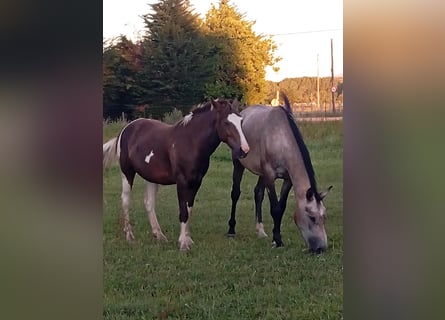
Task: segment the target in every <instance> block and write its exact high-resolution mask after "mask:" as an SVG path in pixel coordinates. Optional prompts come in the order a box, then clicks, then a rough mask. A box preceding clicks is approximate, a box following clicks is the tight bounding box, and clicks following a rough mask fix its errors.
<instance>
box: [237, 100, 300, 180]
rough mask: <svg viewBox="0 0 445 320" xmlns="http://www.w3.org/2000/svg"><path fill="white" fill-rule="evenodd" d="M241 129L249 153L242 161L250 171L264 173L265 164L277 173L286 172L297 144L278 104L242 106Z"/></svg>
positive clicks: (284, 114)
mask: <svg viewBox="0 0 445 320" xmlns="http://www.w3.org/2000/svg"><path fill="white" fill-rule="evenodd" d="M241 114H242V116H243V131H244V134H245V136H246V139H247V141H249V146H250V152H249V154H248V155H247V157H246V158H244V159H242V160H241V163H242V164H243V165H244V166H245V167H246V168H247V169H248V170H250V171H252V172H254V173H256V174H258V175H263V171H264V170H265V168H266V167H268V168H270V169H273V170H274V171H276V172H277V174H278V175H282V174H283V172H284V171H287V169H285V168H287V167H288V165H287V164H288V162H290V161H293V160H292V159H291V158H293V156H294V155H295V151H292V150H296V148H297V145H296V141H295V138H294V136H293V133H292V130H291V128H290V126H289V123H288V120H287V116H286V113H285V111H284V110H283V109H282V108H281V107H267V106H261V105H255V106H251V107H248V108H246V109H244V110H243V111H242V112H241Z"/></svg>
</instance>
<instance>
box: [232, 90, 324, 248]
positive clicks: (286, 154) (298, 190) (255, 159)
mask: <svg viewBox="0 0 445 320" xmlns="http://www.w3.org/2000/svg"><path fill="white" fill-rule="evenodd" d="M283 98H284V101H285V106H284V107H281V106H280V107H273V108H271V107H267V106H261V105H255V106H250V107H247V108H246V109H244V110H243V111H242V112H241V115H242V117H243V123H242V130H243V132H244V134H245V135H246V138H247V140H248V141H249V144H250V152H249V154H248V155H247V156H246V157H245V158H243V159H235V158H234V160H233V185H232V193H231V197H232V211H231V216H230V220H229V231H228V235H229V236H234V235H235V225H236V220H235V214H236V204H237V202H238V199H239V196H240V193H241V191H240V183H241V179H242V176H243V172H244V169H245V168H247V169H248V170H249V171H250V172H252V173H254V174H256V175H258V176H259V178H258V182H257V185H256V187H255V190H254V195H255V216H256V229H257V232H258V236H259V237H265V236H267V235H266V233H265V232H264V227H263V223H262V213H261V206H262V202H263V199H264V190H265V189H267V192H268V195H269V201H270V213H271V215H272V218H273V221H274V227H273V243H274V245H275V246H277V247H280V246H282V245H283V241H282V239H281V220H282V218H283V214H284V211H285V209H286V203H287V198H288V195H289V191H290V189H291V188H292V186H293V187H294V192H295V198H296V200H297V202H298V203H297V208H296V211H295V212H294V221H295V224H296V225H297V226H298V227H299V229H300V231H301V235H302V236H303V238H304V240H305V242H306V245H307V247H308V249H309V251H311V252H317V253H320V252H322V251H325V250H326V248H327V236H326V231H325V227H324V221H325V217H326V208H325V206H324V204H323V198H324V197H325V196H326V194H327V193H328V192H329V190H330V189H331V188H332V186H330V187H329V188H328V190H327V191H324V192H320V193H319V192H318V191H317V185H316V181H315V173H314V169H313V167H312V162H311V158H310V155H309V151H308V149H307V147H306V145H305V143H304V141H303V138H302V136H301V133H300V131H299V129H298V127H297V124H296V122H295V119H294V117H293V115H292V111H291V109H290V104H289V100H288V99H287V97H286V96H285V95H284V94H283ZM277 178H281V179H284V182H283V185H282V188H281V192H280V198H279V199H278V198H277V194H276V191H275V180H276V179H277Z"/></svg>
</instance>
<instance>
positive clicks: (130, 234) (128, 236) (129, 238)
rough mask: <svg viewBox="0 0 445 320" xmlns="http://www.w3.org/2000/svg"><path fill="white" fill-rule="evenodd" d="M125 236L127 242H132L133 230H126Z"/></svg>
mask: <svg viewBox="0 0 445 320" xmlns="http://www.w3.org/2000/svg"><path fill="white" fill-rule="evenodd" d="M126 238H127V242H129V243H132V242H134V235H133V232H131V231H130V232H127V235H126Z"/></svg>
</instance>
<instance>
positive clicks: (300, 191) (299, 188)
mask: <svg viewBox="0 0 445 320" xmlns="http://www.w3.org/2000/svg"><path fill="white" fill-rule="evenodd" d="M297 156H299V157H300V159H297V160H294V159H293V160H291V161H289V163H291V164H292V165H291V166H290V167H289V168H288V173H289V176H290V179H291V181H292V185H293V186H294V193H295V197H296V198H297V199H302V198H305V197H306V191H307V190H308V189H309V188H310V187H311V182H310V180H309V175H308V173H307V171H306V168H305V167H304V164H303V159H302V158H301V155H299V154H298V155H297ZM296 164H298V165H296Z"/></svg>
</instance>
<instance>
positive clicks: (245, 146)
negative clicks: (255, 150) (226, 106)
mask: <svg viewBox="0 0 445 320" xmlns="http://www.w3.org/2000/svg"><path fill="white" fill-rule="evenodd" d="M242 119H243V118H242V117H240V116H238V115H236V114H235V113H231V114H229V116H228V117H227V120H229V121H230V122H232V123H233V125H234V126H235V128H236V130H238V134H239V136H240V139H241V149H242V150H243V151H244V152H245V153H248V152H249V150H250V148H249V144H248V143H247V140H246V137H245V136H244V133H243V130H242V129H241V120H242Z"/></svg>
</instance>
